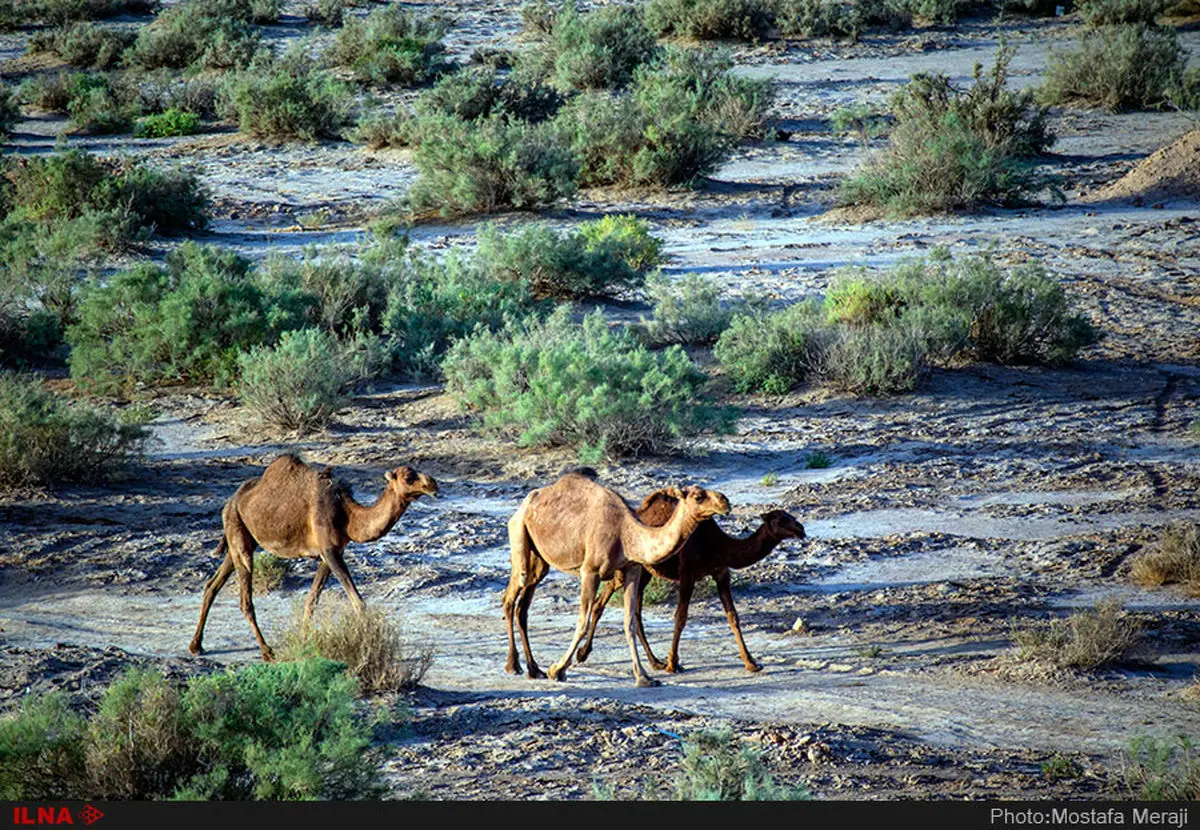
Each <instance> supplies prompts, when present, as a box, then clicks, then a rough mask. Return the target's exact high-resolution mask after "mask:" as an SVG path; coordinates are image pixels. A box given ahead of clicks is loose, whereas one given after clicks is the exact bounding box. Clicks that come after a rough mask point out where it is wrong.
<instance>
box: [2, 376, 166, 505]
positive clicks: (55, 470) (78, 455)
mask: <svg viewBox="0 0 1200 830" xmlns="http://www.w3.org/2000/svg"><path fill="white" fill-rule="evenodd" d="M148 439H149V435H148V433H147V432H146V430H145V429H144V428H142V427H141V426H139V425H136V424H123V423H121V422H120V421H119V420H118V419H117V418H115V417H113V416H112V415H110V414H108V413H106V412H104V411H102V410H99V409H95V408H93V407H91V406H88V405H87V404H83V403H75V402H72V401H70V400H68V399H66V398H63V397H60V396H58V395H55V394H52V393H51V392H49V391H47V390H46V389H45V387H43V386H42V384H41V382H40V381H39V380H38V379H36V378H34V377H27V376H22V375H17V374H13V373H11V372H7V371H4V372H0V489H11V488H14V487H28V486H51V485H55V484H59V483H62V482H74V481H84V482H90V481H100V480H103V479H105V478H109V477H111V476H112V475H113V474H115V473H117V472H119V471H120V470H121V469H123V468H124V466H125V465H126V464H128V463H129V462H130V461H132V460H134V459H136V458H138V457H139V456H140V455H141V453H142V451H143V449H144V447H145V444H146V441H147V440H148Z"/></svg>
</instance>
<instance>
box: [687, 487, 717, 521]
mask: <svg viewBox="0 0 1200 830" xmlns="http://www.w3.org/2000/svg"><path fill="white" fill-rule="evenodd" d="M681 496H682V499H681V501H682V502H683V503H684V504H685V505H686V506H687V508H688V510H690V511H691V513H692V515H693V516H695V517H696V518H698V519H700V520H701V521H703V520H704V519H709V518H712V517H713V516H727V515H729V499H727V498H725V494H724V493H718V492H717V491H716V490H705V489H704V488H703V487H699V486H697V485H695V484H691V485H689V486H687V487H685V488H684V489H683V492H682V493H681Z"/></svg>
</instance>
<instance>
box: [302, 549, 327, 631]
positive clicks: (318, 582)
mask: <svg viewBox="0 0 1200 830" xmlns="http://www.w3.org/2000/svg"><path fill="white" fill-rule="evenodd" d="M327 579H329V566H328V565H326V564H325V560H324V559H322V560H320V561H319V562H317V575H316V576H314V577H313V583H312V587H311V588H309V589H308V599H306V600H305V601H304V621H305V622H308V621H309V620H310V619H311V618H312V615H313V611H315V610H316V608H317V601H318V600H319V599H320V598H321V591H322V590H324V588H325V580H327Z"/></svg>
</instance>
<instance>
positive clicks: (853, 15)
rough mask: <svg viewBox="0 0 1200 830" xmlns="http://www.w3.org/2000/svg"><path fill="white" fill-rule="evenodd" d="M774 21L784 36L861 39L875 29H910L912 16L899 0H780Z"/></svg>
mask: <svg viewBox="0 0 1200 830" xmlns="http://www.w3.org/2000/svg"><path fill="white" fill-rule="evenodd" d="M775 20H776V24H777V25H778V26H779V31H780V34H782V35H783V36H784V37H845V38H850V39H851V40H858V38H859V37H860V36H861V35H862V33H863V31H865V30H866V29H868V28H870V27H872V26H887V27H889V28H892V29H900V28H904V27H906V26H909V25H911V23H912V16H911V15H910V14H909V12H908V11H907V8H906V4H905V3H903V2H899V1H898V0H780V2H778V3H777V4H776V12H775Z"/></svg>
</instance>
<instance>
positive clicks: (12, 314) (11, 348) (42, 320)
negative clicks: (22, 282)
mask: <svg viewBox="0 0 1200 830" xmlns="http://www.w3.org/2000/svg"><path fill="white" fill-rule="evenodd" d="M30 293H32V292H29V291H26V290H21V289H20V288H18V287H17V286H10V285H5V286H4V287H3V288H0V366H9V367H14V368H25V367H27V366H32V365H36V364H41V363H46V362H47V361H48V360H49V359H50V358H51V356H52V355H53V354H54V353H55V352H57V351H58V348H59V346H60V345H61V343H62V336H63V325H62V319H61V318H60V317H59V315H57V314H55V313H54V312H53V311H52V310H50V309H47V308H45V307H37V306H36V305H34V304H33V303H32V302H31V297H30V296H29V295H30Z"/></svg>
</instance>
